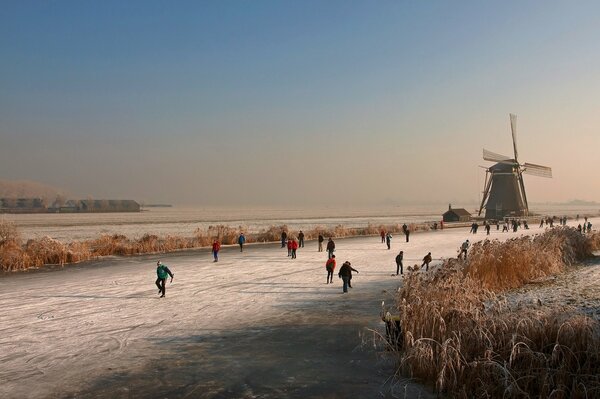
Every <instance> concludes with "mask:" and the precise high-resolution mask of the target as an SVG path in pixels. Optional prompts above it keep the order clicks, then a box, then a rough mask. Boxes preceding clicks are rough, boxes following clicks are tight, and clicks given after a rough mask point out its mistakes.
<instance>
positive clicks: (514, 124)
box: [510, 114, 519, 162]
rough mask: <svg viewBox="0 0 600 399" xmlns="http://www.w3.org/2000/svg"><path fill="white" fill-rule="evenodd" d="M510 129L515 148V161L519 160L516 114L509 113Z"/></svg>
mask: <svg viewBox="0 0 600 399" xmlns="http://www.w3.org/2000/svg"><path fill="white" fill-rule="evenodd" d="M510 130H511V132H512V139H513V148H514V150H515V161H516V162H519V156H518V154H517V115H515V114H510Z"/></svg>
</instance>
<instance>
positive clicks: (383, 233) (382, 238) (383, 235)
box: [379, 230, 385, 242]
mask: <svg viewBox="0 0 600 399" xmlns="http://www.w3.org/2000/svg"><path fill="white" fill-rule="evenodd" d="M379 235H380V236H381V242H385V231H383V230H381V232H380V233H379Z"/></svg>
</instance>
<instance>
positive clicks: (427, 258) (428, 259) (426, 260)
mask: <svg viewBox="0 0 600 399" xmlns="http://www.w3.org/2000/svg"><path fill="white" fill-rule="evenodd" d="M430 262H431V252H429V253H428V254H427V255H425V257H424V258H423V264H422V265H421V268H423V266H425V271H429V263H430Z"/></svg>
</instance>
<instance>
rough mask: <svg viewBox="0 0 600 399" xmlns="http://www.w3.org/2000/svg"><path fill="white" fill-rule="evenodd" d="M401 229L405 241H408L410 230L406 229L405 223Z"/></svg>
mask: <svg viewBox="0 0 600 399" xmlns="http://www.w3.org/2000/svg"><path fill="white" fill-rule="evenodd" d="M402 231H403V232H404V235H405V236H406V242H408V238H409V236H410V230H409V229H408V226H407V225H406V223H404V224H403V225H402Z"/></svg>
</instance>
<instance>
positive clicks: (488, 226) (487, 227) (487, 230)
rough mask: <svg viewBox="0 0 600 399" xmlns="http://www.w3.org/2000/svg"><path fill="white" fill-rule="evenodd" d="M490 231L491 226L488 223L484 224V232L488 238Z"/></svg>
mask: <svg viewBox="0 0 600 399" xmlns="http://www.w3.org/2000/svg"><path fill="white" fill-rule="evenodd" d="M490 229H491V226H490V224H489V223H486V224H485V231H486V232H487V233H486V234H487V235H488V236H489V235H490Z"/></svg>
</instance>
